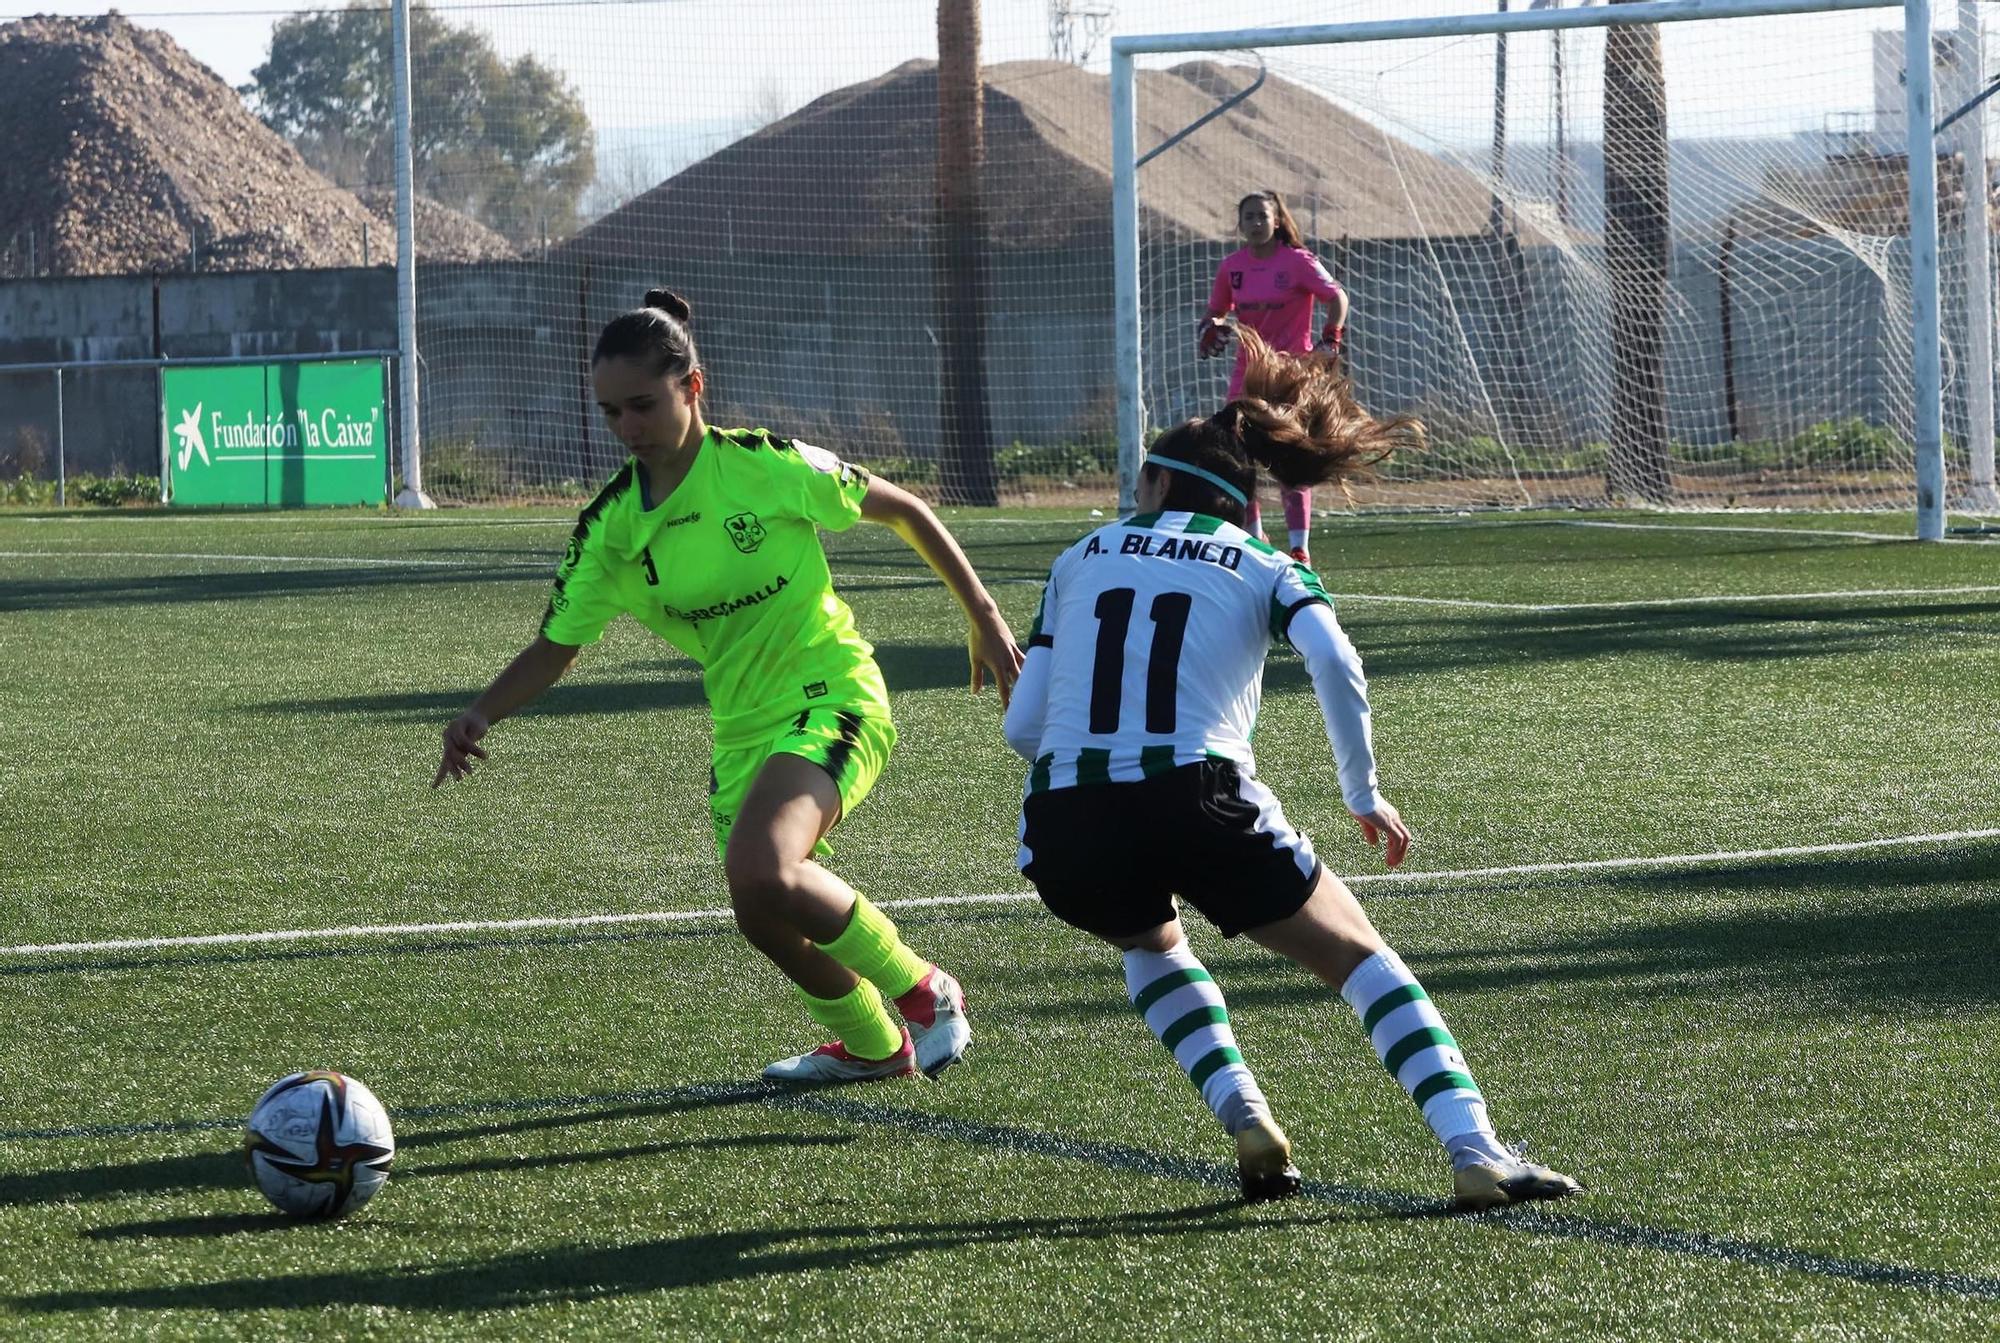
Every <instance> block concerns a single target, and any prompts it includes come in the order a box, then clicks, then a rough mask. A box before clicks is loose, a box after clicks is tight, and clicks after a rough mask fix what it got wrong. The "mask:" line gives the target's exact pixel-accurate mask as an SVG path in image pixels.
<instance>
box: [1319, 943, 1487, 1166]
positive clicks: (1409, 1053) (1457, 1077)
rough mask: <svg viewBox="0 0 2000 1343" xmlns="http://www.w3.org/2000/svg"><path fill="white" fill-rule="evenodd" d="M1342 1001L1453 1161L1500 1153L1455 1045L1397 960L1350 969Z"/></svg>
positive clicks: (1381, 955) (1383, 958) (1383, 956)
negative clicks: (1461, 1155)
mask: <svg viewBox="0 0 2000 1343" xmlns="http://www.w3.org/2000/svg"><path fill="white" fill-rule="evenodd" d="M1340 996H1341V997H1342V998H1345V999H1346V1000H1347V1005H1348V1006H1349V1007H1351V1008H1353V1009H1354V1015H1356V1016H1358V1017H1360V1018H1361V1028H1362V1029H1363V1030H1365V1031H1367V1032H1368V1038H1369V1041H1370V1042H1371V1043H1372V1044H1374V1046H1375V1056H1376V1057H1377V1058H1379V1059H1381V1060H1382V1066H1383V1067H1385V1068H1387V1069H1388V1070H1389V1074H1390V1076H1392V1077H1394V1078H1395V1079H1396V1080H1397V1081H1398V1082H1400V1083H1401V1084H1402V1086H1403V1090H1405V1091H1407V1092H1409V1093H1410V1099H1411V1100H1413V1101H1415V1102H1416V1103H1417V1108H1418V1109H1419V1110H1421V1111H1423V1115H1424V1122H1425V1123H1426V1124H1428V1125H1430V1130H1431V1132H1432V1133H1434V1134H1436V1135H1437V1139H1438V1141H1439V1142H1441V1143H1443V1144H1444V1145H1445V1150H1446V1151H1448V1152H1450V1153H1451V1154H1452V1158H1453V1160H1454V1161H1457V1160H1458V1159H1459V1158H1460V1154H1461V1153H1468V1154H1480V1155H1488V1156H1491V1155H1495V1154H1499V1153H1502V1152H1503V1151H1504V1149H1503V1148H1502V1147H1501V1146H1500V1142H1499V1139H1498V1138H1497V1137H1495V1136H1494V1132H1493V1122H1492V1121H1491V1120H1490V1119H1488V1118H1487V1117H1486V1098H1485V1097H1484V1096H1482V1095H1480V1094H1479V1084H1478V1083H1477V1082H1475V1081H1473V1080H1472V1073H1471V1071H1470V1070H1469V1069H1468V1068H1467V1067H1466V1065H1465V1056H1464V1055H1463V1054H1460V1053H1459V1052H1458V1041H1456V1040H1454V1039H1452V1037H1451V1032H1450V1031H1449V1030H1447V1029H1446V1028H1445V1024H1444V1018H1443V1017H1442V1016H1440V1015H1439V1014H1438V1010H1437V1007H1436V1005H1434V1004H1433V1003H1432V1002H1431V999H1430V995H1429V994H1427V993H1425V992H1424V986H1423V985H1421V984H1419V983H1418V982H1417V977H1416V976H1415V975H1413V974H1411V973H1410V967H1409V966H1407V965H1404V964H1403V960H1402V958H1401V957H1400V956H1398V955H1397V954H1396V953H1395V952H1393V951H1391V950H1389V949H1388V948H1387V947H1384V948H1383V949H1382V950H1381V951H1378V952H1376V953H1375V954H1374V955H1373V956H1370V957H1369V958H1368V959H1367V960H1365V961H1363V962H1361V964H1360V965H1358V966H1356V967H1355V969H1354V973H1353V974H1351V975H1349V976H1348V977H1347V982H1346V983H1345V984H1342V985H1341V986H1340Z"/></svg>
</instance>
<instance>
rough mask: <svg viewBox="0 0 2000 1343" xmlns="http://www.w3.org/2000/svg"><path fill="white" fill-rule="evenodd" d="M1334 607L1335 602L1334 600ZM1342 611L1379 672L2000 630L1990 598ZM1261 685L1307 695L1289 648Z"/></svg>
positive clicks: (1818, 648)
mask: <svg viewBox="0 0 2000 1343" xmlns="http://www.w3.org/2000/svg"><path fill="white" fill-rule="evenodd" d="M1335 605H1336V606H1340V605H1341V603H1340V602H1339V601H1338V600H1336V602H1335ZM1357 613H1358V614H1357ZM1344 617H1345V618H1347V619H1349V621H1350V623H1351V625H1352V627H1353V628H1352V632H1353V634H1354V636H1355V642H1356V644H1357V645H1358V646H1359V647H1360V649H1361V653H1362V656H1363V657H1364V658H1365V659H1366V660H1367V663H1368V670H1369V673H1370V674H1371V675H1378V676H1379V675H1419V674H1422V673H1425V672H1433V671H1447V670H1464V669H1467V668H1475V667H1489V666H1519V665H1521V664H1524V663H1561V662H1583V661H1588V660H1591V659H1595V658H1618V657H1632V656H1660V657H1673V658H1679V659H1682V660H1685V661H1699V662H1766V661H1775V660H1782V659H1805V658H1826V657H1836V656H1841V655H1851V654H1865V653H1875V652H1881V651H1884V650H1890V649H1899V648H1907V647H1909V646H1911V644H1912V643H1913V642H1914V641H1918V640H1923V639H1928V638H1930V637H1932V636H1934V635H1936V634H1937V633H1938V629H1939V626H1940V625H1941V624H1942V623H1943V622H1946V621H1954V620H1958V621H1962V620H1978V621H1982V622H1984V623H1982V624H1980V625H1978V626H1976V627H1972V628H1965V629H1960V630H1959V631H1958V632H1961V633H1975V634H1979V635H1982V636H1987V637H2000V598H1995V599H1983V600H1956V601H1950V602H1923V603H1918V602H1908V603H1894V602H1885V601H1880V600H1876V601H1863V600H1860V599H1855V600H1851V601H1845V602H1842V601H1814V602H1785V601H1770V602H1757V603H1745V604H1742V605H1732V606H1726V607H1724V606H1709V605H1689V606H1652V607H1640V608H1637V609H1626V610H1617V611H1505V612H1481V613H1479V614H1477V615H1471V616H1467V615H1465V614H1462V613H1460V612H1456V611H1453V612H1451V613H1450V614H1448V615H1446V614H1439V613H1432V614H1430V615H1427V616H1407V615H1403V614H1400V613H1398V614H1394V615H1390V614H1387V613H1386V612H1385V610H1384V608H1383V607H1380V606H1375V605H1373V604H1364V603H1360V602H1356V603H1354V604H1353V606H1352V607H1351V608H1347V609H1346V610H1345V611H1344ZM1264 684H1265V688H1266V689H1267V690H1270V689H1286V690H1300V691H1304V692H1306V693H1310V692H1311V688H1312V687H1311V683H1310V681H1309V680H1308V679H1307V677H1306V671H1305V664H1304V663H1303V662H1301V661H1300V660H1299V659H1298V658H1296V657H1292V656H1290V655H1289V654H1287V655H1284V656H1281V657H1274V658H1273V659H1272V660H1271V662H1270V664H1269V665H1268V667H1267V668H1266V669H1265V680H1264Z"/></svg>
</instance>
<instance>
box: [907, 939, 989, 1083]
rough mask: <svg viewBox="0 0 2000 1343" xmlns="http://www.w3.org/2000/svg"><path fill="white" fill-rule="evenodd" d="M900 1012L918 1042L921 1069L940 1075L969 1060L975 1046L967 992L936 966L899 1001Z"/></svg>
mask: <svg viewBox="0 0 2000 1343" xmlns="http://www.w3.org/2000/svg"><path fill="white" fill-rule="evenodd" d="M896 1010H897V1011H898V1012H901V1013H902V1014H903V1020H904V1022H905V1023H907V1025H908V1026H909V1032H910V1039H912V1040H913V1041H915V1042H916V1051H917V1070H918V1071H919V1072H921V1073H923V1075H924V1076H925V1077H929V1078H936V1077H937V1075H938V1074H939V1073H941V1072H943V1071H944V1070H945V1069H946V1068H949V1067H950V1066H951V1065H952V1064H954V1063H956V1062H958V1061H959V1060H960V1059H962V1058H964V1057H965V1051H966V1050H967V1049H970V1048H971V1047H972V1023H971V1022H969V1021H967V1020H966V1019H965V990H964V989H962V988H960V987H959V984H958V981H957V980H956V979H953V978H952V977H951V976H950V975H948V974H946V973H945V972H944V971H942V970H940V969H938V967H937V966H935V965H933V966H932V967H931V971H930V973H929V974H927V975H925V976H924V977H923V978H922V979H920V980H918V981H917V986H916V987H915V988H913V989H911V990H910V991H909V992H908V993H906V994H904V995H903V996H902V997H900V998H898V999H896Z"/></svg>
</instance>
